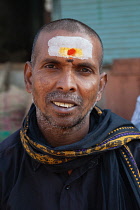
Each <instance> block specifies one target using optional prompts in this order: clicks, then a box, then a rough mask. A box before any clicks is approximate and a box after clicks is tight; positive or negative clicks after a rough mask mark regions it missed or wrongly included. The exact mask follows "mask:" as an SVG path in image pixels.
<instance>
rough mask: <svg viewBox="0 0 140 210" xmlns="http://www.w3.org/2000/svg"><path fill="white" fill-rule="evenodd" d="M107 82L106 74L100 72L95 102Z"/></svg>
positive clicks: (98, 99) (100, 95) (99, 97)
mask: <svg viewBox="0 0 140 210" xmlns="http://www.w3.org/2000/svg"><path fill="white" fill-rule="evenodd" d="M106 83H107V74H106V73H105V72H103V73H101V74H100V84H99V91H98V95H97V102H98V101H100V99H101V97H102V93H103V90H104V88H105V86H106Z"/></svg>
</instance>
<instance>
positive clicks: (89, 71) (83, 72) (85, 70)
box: [79, 67, 93, 75]
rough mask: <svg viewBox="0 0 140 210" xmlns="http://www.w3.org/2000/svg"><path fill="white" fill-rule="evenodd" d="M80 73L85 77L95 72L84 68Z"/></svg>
mask: <svg viewBox="0 0 140 210" xmlns="http://www.w3.org/2000/svg"><path fill="white" fill-rule="evenodd" d="M79 72H80V73H82V74H84V75H88V74H91V73H92V72H93V71H92V69H90V68H88V67H82V68H80V69H79Z"/></svg>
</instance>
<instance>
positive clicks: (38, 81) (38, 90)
mask: <svg viewBox="0 0 140 210" xmlns="http://www.w3.org/2000/svg"><path fill="white" fill-rule="evenodd" d="M49 86H50V85H49V82H48V81H47V80H46V79H45V77H41V76H40V77H39V76H37V77H35V78H34V79H33V85H32V94H33V96H34V97H35V98H36V99H41V98H42V97H45V96H46V93H47V90H48V88H49Z"/></svg>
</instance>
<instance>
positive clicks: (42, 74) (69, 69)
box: [25, 30, 106, 128]
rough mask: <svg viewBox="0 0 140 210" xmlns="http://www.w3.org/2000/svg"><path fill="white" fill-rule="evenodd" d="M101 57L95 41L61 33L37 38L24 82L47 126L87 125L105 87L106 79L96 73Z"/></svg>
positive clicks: (45, 34) (44, 33)
mask: <svg viewBox="0 0 140 210" xmlns="http://www.w3.org/2000/svg"><path fill="white" fill-rule="evenodd" d="M58 36H59V37H60V39H59V40H58ZM80 37H82V39H81V38H80ZM63 40H66V41H64V42H66V45H68V47H67V46H65V48H64V46H63V44H64V43H63ZM84 44H85V45H84ZM77 46H78V49H80V50H81V51H78V49H77V48H76V47H77ZM91 46H92V48H91ZM75 49H76V50H77V52H78V53H79V54H75V53H76V50H75ZM90 50H91V52H90ZM64 51H65V52H64ZM82 53H84V56H83V57H81V55H82ZM65 54H68V56H65ZM74 54H75V55H76V56H74ZM100 56H101V46H100V44H99V41H98V40H97V38H96V37H93V38H90V37H89V36H88V35H85V34H82V33H78V32H77V33H71V32H67V31H60V30H56V31H52V32H51V33H46V32H42V33H41V34H40V36H39V38H38V41H37V45H36V50H35V59H34V61H33V64H30V63H29V62H28V63H27V64H26V66H25V81H26V89H27V91H28V92H30V93H32V96H33V100H34V103H35V105H36V107H37V110H39V112H38V113H41V115H43V117H44V118H45V119H46V121H47V122H48V123H49V124H50V125H53V126H57V127H60V128H71V127H74V126H76V125H77V124H79V123H81V122H83V123H87V122H89V114H90V111H91V109H92V108H93V106H94V104H95V103H96V102H97V101H99V100H100V98H101V92H102V90H103V87H104V85H105V83H106V75H105V74H101V75H100V73H99V66H100V64H99V60H100ZM38 117H39V116H38Z"/></svg>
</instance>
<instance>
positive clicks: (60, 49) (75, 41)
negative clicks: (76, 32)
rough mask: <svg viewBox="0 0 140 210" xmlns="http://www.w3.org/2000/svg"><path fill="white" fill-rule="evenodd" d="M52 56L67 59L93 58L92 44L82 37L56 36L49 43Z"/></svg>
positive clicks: (49, 51)
mask: <svg viewBox="0 0 140 210" xmlns="http://www.w3.org/2000/svg"><path fill="white" fill-rule="evenodd" d="M48 47H49V48H48V53H49V55H50V56H58V57H65V58H69V57H72V58H79V59H88V58H92V48H93V45H92V43H91V42H90V41H89V40H87V39H84V38H82V37H70V36H55V37H53V38H51V39H50V40H49V41H48Z"/></svg>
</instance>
